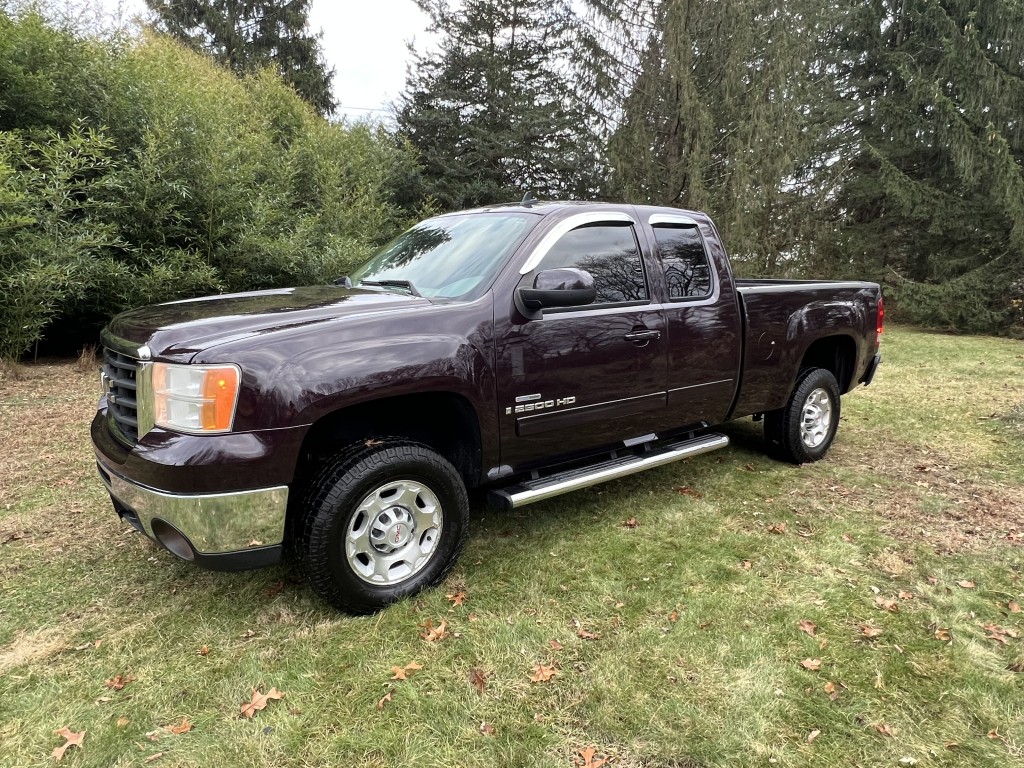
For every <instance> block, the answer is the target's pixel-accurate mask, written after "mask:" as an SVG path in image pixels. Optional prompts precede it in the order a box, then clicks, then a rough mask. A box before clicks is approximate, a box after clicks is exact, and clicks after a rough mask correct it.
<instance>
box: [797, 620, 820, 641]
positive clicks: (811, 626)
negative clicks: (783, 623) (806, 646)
mask: <svg viewBox="0 0 1024 768" xmlns="http://www.w3.org/2000/svg"><path fill="white" fill-rule="evenodd" d="M796 625H797V626H798V627H799V628H800V631H801V632H806V633H807V634H808V635H810V636H811V637H814V630H816V629H817V628H818V627H817V625H816V624H815V623H814V622H813V621H808V620H807V619H800V621H798V622H797V624H796Z"/></svg>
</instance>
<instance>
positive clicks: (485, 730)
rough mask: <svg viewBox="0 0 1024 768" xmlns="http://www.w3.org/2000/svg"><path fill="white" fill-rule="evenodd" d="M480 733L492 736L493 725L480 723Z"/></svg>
mask: <svg viewBox="0 0 1024 768" xmlns="http://www.w3.org/2000/svg"><path fill="white" fill-rule="evenodd" d="M480 733H482V734H483V735H484V736H493V735H494V726H493V725H491V724H490V723H488V722H483V723H480Z"/></svg>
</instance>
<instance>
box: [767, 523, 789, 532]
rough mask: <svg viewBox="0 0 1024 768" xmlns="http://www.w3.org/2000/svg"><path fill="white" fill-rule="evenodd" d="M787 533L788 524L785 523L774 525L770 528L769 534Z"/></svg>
mask: <svg viewBox="0 0 1024 768" xmlns="http://www.w3.org/2000/svg"><path fill="white" fill-rule="evenodd" d="M785 532H786V524H785V523H772V524H771V525H769V526H768V533H785Z"/></svg>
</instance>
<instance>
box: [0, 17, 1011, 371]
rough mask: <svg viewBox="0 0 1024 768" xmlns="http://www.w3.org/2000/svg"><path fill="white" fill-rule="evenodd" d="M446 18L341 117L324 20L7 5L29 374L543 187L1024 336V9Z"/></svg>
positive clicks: (13, 279)
mask: <svg viewBox="0 0 1024 768" xmlns="http://www.w3.org/2000/svg"><path fill="white" fill-rule="evenodd" d="M417 2H418V5H419V6H420V7H421V9H422V10H423V11H424V12H425V13H426V15H427V16H428V17H429V19H430V23H431V29H432V32H433V34H434V39H435V42H434V43H433V44H432V45H431V46H429V47H426V48H421V49H418V50H416V51H414V52H413V59H412V63H411V64H410V67H409V73H408V77H407V83H406V87H405V90H404V91H403V93H402V94H401V96H400V98H399V99H398V101H397V103H396V104H395V105H394V114H393V120H392V121H389V122H388V123H386V124H385V125H375V124H374V125H371V124H339V123H337V122H331V121H330V120H329V119H325V118H324V117H323V115H327V116H328V118H329V116H330V114H331V112H332V110H333V108H334V101H333V97H332V96H331V90H330V88H331V77H332V72H331V71H330V70H329V69H328V68H327V66H326V65H325V64H324V60H323V56H322V52H321V51H320V50H319V38H318V36H317V35H316V34H314V33H312V32H311V31H310V30H309V29H308V24H307V15H308V6H309V3H308V2H307V1H303V2H282V1H281V0H267V1H266V2H255V1H253V0H245V1H244V2H243V1H242V0H194V1H190V2H185V3H178V2H175V3H167V2H162V1H160V0H148V1H147V5H148V6H149V8H150V9H151V10H150V14H151V18H150V21H151V23H152V26H153V29H154V30H158V31H150V32H145V33H143V34H141V35H140V36H134V35H130V34H125V33H119V34H96V33H87V32H85V31H83V30H81V29H79V28H77V27H76V26H75V25H72V24H67V23H60V22H56V21H52V20H50V19H52V18H54V14H52V13H49V14H47V13H42V14H41V13H39V12H37V11H35V10H32V9H27V8H26V6H25V4H24V3H15V2H3V3H0V292H2V293H3V302H2V303H0V355H2V356H4V357H16V356H18V355H20V354H22V353H23V352H24V351H25V350H27V349H29V348H30V347H32V345H33V344H35V343H36V342H38V341H39V340H43V342H44V344H45V343H47V342H49V343H50V344H51V345H52V344H53V343H54V341H56V340H61V339H64V340H67V341H68V343H69V344H80V343H82V342H83V341H86V340H88V339H89V338H90V337H91V335H94V334H95V330H96V329H97V328H98V326H99V324H100V323H102V322H103V320H104V319H105V318H107V317H108V316H109V315H110V314H112V313H113V312H116V311H119V310H121V309H124V308H127V307H131V306H135V305H138V304H142V303H147V302H152V301H156V300H166V299H173V298H180V297H184V296H191V295H196V294H202V293H209V292H216V291H232V290H246V289H251V288H258V287H274V286H281V285H286V284H294V283H309V282H322V281H325V280H328V279H330V278H331V277H334V276H336V275H337V274H341V273H343V272H344V271H345V270H347V269H349V268H351V266H353V265H354V263H355V262H357V261H358V260H360V259H361V258H362V257H364V256H365V255H366V254H367V253H368V252H369V251H370V250H371V249H372V248H373V247H374V246H376V245H378V244H380V243H381V242H382V241H384V240H386V239H387V238H388V237H389V236H390V235H392V234H394V233H395V232H396V231H398V230H400V229H401V228H402V227H403V226H405V225H407V224H408V223H410V222H411V221H412V220H413V219H415V218H417V217H418V216H419V215H420V214H422V213H423V212H425V211H432V210H449V209H457V208H461V207H467V206H473V205H482V204H488V203H494V202H504V201H508V200H513V199H518V198H519V197H521V195H522V193H523V191H524V190H525V189H532V190H534V191H535V193H537V194H538V196H540V197H549V198H579V199H615V200H627V201H631V202H637V203H642V202H652V203H659V204H669V205H680V206H686V207H695V208H701V209H705V210H708V211H709V212H710V213H711V214H712V215H713V216H714V217H715V219H716V222H717V223H718V226H719V227H720V228H721V230H722V233H723V236H724V237H725V239H726V242H727V243H728V245H729V247H730V249H731V251H732V255H733V258H734V260H735V262H736V264H737V268H738V269H739V270H740V271H742V272H745V273H746V274H759V275H776V276H794V277H812V276H813V277H836V278H841V277H862V278H867V279H874V280H878V281H880V282H882V283H884V284H885V285H886V289H887V293H888V296H889V298H890V300H891V302H890V305H891V306H892V307H894V308H895V309H896V310H897V311H898V313H899V315H900V316H901V317H902V318H903V319H905V320H907V321H910V322H915V323H921V324H924V325H929V326H933V327H941V328H953V329H957V330H961V331H968V332H987V333H1014V334H1019V333H1021V332H1022V328H1024V170H1022V163H1024V126H1022V120H1021V117H1020V116H1021V115H1024V6H1021V5H1020V3H1018V2H1014V1H1013V0H980V1H978V2H966V1H959V2H958V1H944V2H939V1H938V0H892V1H886V0H873V1H871V2H847V3H835V2H833V3H826V4H820V3H810V2H804V1H803V0H796V2H789V3H781V2H778V0H736V2H730V3H712V2H704V1H702V0H689V1H688V2H683V1H682V0H624V1H623V2H615V3H612V2H608V1H607V0H587V1H586V2H581V3H570V2H567V1H566V2H563V1H562V0H558V1H557V2H553V3H552V2H546V3H541V2H538V0H517V1H516V2H498V0H463V2H460V3H448V2H445V1H444V0H417ZM172 38H176V39H177V42H175V40H174V39H172Z"/></svg>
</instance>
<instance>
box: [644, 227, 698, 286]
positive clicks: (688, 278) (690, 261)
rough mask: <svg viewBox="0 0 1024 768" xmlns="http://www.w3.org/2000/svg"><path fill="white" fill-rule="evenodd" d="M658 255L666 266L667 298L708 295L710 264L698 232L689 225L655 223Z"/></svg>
mask: <svg viewBox="0 0 1024 768" xmlns="http://www.w3.org/2000/svg"><path fill="white" fill-rule="evenodd" d="M654 239H655V240H656V241H657V243H658V256H659V257H660V258H661V263H662V266H663V267H664V269H665V282H666V284H667V285H668V295H669V298H670V299H699V298H703V297H706V296H710V295H711V265H710V264H709V263H708V255H707V253H706V252H705V251H704V241H703V240H702V239H701V236H700V232H698V231H697V228H696V227H692V226H664V225H659V226H656V227H654Z"/></svg>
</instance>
